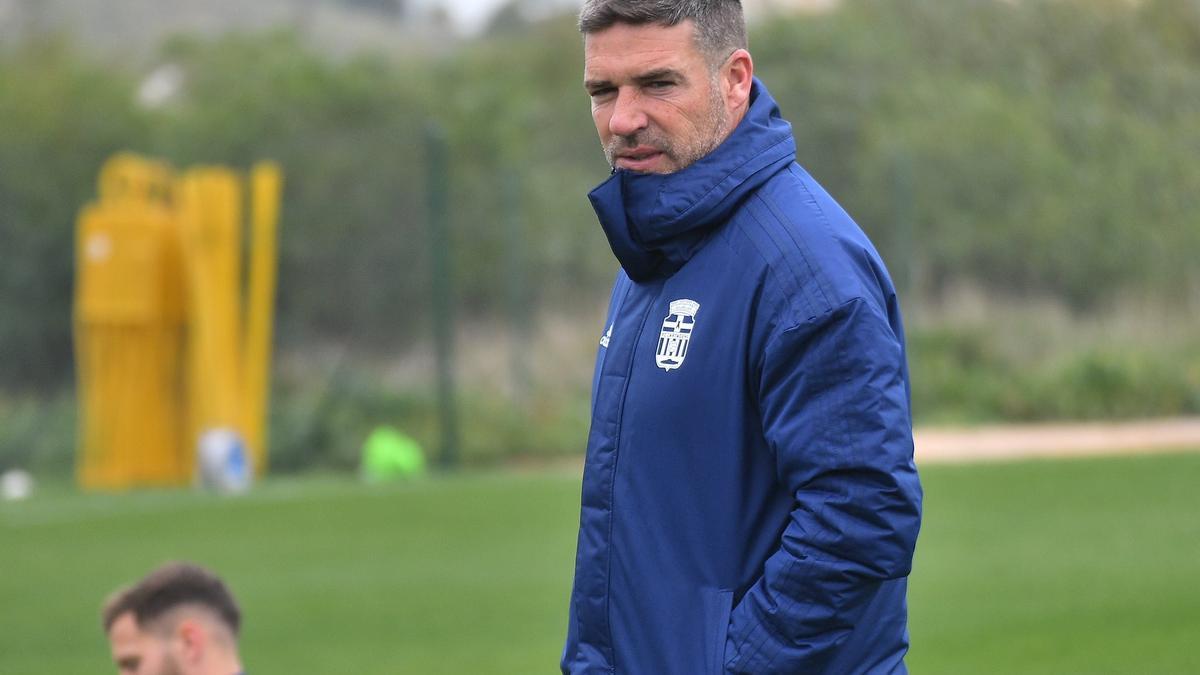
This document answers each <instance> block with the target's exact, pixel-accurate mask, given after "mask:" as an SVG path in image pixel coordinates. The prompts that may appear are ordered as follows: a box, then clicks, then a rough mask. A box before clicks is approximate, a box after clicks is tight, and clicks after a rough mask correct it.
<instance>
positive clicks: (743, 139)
mask: <svg viewBox="0 0 1200 675" xmlns="http://www.w3.org/2000/svg"><path fill="white" fill-rule="evenodd" d="M795 158H796V142H795V140H794V139H793V138H792V126H791V125H790V124H788V123H787V121H786V120H784V119H783V118H782V117H781V116H780V114H779V106H778V105H776V103H775V99H773V98H771V95H770V93H768V92H767V88H766V87H765V86H764V85H763V83H762V82H760V81H759V80H758V78H755V79H754V83H753V85H752V87H751V89H750V106H749V109H748V110H747V111H746V115H745V116H744V117H743V118H742V121H741V122H740V123H739V124H738V126H737V128H736V129H734V131H733V133H732V134H730V135H729V137H728V138H726V139H725V141H724V142H723V143H721V145H719V146H717V148H716V149H715V150H713V151H712V152H711V153H709V154H708V155H705V156H704V157H702V158H701V159H699V160H697V161H696V162H695V163H693V164H691V165H689V166H687V167H685V168H684V169H682V170H680V171H676V172H675V173H670V174H646V173H634V172H632V171H627V170H625V169H617V170H616V171H614V172H613V174H612V176H610V177H609V179H608V180H606V181H604V182H603V183H601V184H600V186H599V187H597V188H596V189H595V190H592V192H591V193H589V194H588V199H589V200H590V201H591V202H592V208H594V209H595V210H596V216H597V217H598V218H599V219H600V225H601V226H602V227H603V228H604V234H605V235H606V236H607V237H608V243H609V245H610V246H612V250H613V253H614V254H615V255H616V256H617V260H618V261H619V262H620V263H621V267H623V268H625V273H626V274H628V275H629V277H630V278H631V279H633V280H634V281H648V280H650V279H653V278H656V277H663V276H669V275H671V274H673V273H674V272H675V271H676V270H678V269H679V268H680V267H682V266H683V264H684V263H685V262H687V261H688V259H689V258H691V257H692V254H693V253H695V251H696V249H697V248H698V247H699V245H700V243H701V242H702V241H703V240H704V237H705V236H706V235H707V234H708V232H709V230H711V229H712V228H713V227H715V226H717V225H720V224H722V223H724V222H725V221H726V220H727V219H728V216H729V214H730V213H731V212H732V211H733V210H734V208H736V207H737V205H738V204H740V203H741V201H742V199H743V198H744V197H745V196H746V195H747V194H748V193H750V192H751V191H753V190H754V189H756V188H758V187H759V186H760V185H762V184H763V183H765V182H766V181H767V180H768V179H769V178H770V177H771V176H773V175H775V174H776V173H777V172H779V171H780V170H781V169H783V168H784V167H786V166H787V165H789V164H791V163H792V162H793V161H794V160H795Z"/></svg>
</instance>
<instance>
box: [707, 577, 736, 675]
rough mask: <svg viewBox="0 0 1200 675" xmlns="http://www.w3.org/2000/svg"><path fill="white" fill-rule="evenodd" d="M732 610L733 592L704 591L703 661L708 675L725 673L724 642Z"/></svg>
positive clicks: (722, 674)
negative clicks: (704, 628) (704, 627)
mask: <svg viewBox="0 0 1200 675" xmlns="http://www.w3.org/2000/svg"><path fill="white" fill-rule="evenodd" d="M732 610H733V591H726V590H720V589H705V590H704V619H705V626H706V627H707V631H706V633H705V638H706V639H705V645H704V650H705V651H704V660H705V663H706V664H707V665H708V667H707V668H706V669H705V672H706V673H709V675H724V673H725V640H726V638H728V637H729V615H730V613H731V612H732Z"/></svg>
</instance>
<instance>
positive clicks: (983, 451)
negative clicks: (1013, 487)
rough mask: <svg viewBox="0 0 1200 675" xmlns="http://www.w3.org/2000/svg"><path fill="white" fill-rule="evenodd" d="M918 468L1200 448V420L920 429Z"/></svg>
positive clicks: (917, 439)
mask: <svg viewBox="0 0 1200 675" xmlns="http://www.w3.org/2000/svg"><path fill="white" fill-rule="evenodd" d="M913 438H914V441H915V443H916V459H917V462H918V463H919V464H931V463H948V462H981V461H1000V460H1010V459H1027V458H1033V457H1079V456H1095V455H1129V454H1143V453H1161V452H1182V451H1188V450H1200V417H1187V418H1175V419H1162V420H1138V421H1131V422H1111V423H1078V424H1063V423H1052V424H1023V425H1003V426H983V427H964V428H918V429H917V430H916V431H915V432H914V433H913Z"/></svg>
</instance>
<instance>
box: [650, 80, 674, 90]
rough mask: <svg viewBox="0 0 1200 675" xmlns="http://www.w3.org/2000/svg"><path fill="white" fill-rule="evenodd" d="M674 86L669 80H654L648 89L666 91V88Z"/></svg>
mask: <svg viewBox="0 0 1200 675" xmlns="http://www.w3.org/2000/svg"><path fill="white" fill-rule="evenodd" d="M674 84H675V83H674V82H671V81H670V80H655V81H653V82H651V83H650V85H649V87H650V88H651V89H667V88H668V87H671V86H673V85H674Z"/></svg>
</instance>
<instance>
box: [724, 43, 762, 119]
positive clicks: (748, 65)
mask: <svg viewBox="0 0 1200 675" xmlns="http://www.w3.org/2000/svg"><path fill="white" fill-rule="evenodd" d="M721 80H722V83H723V84H724V89H725V100H726V102H727V103H728V105H729V108H730V109H731V110H739V109H741V108H742V107H743V106H745V105H746V102H747V101H749V100H750V88H751V86H752V85H753V84H754V60H753V59H752V58H750V52H748V51H746V50H745V49H738V50H735V51H734V52H733V53H732V54H730V55H729V58H728V59H727V60H726V61H725V65H724V66H723V67H722V68H721Z"/></svg>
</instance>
